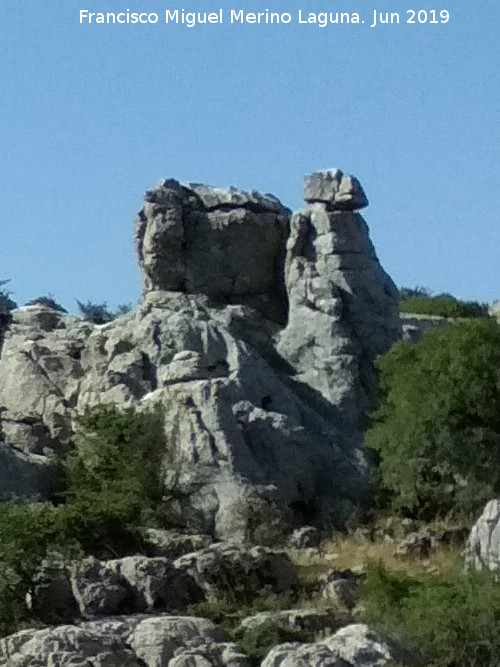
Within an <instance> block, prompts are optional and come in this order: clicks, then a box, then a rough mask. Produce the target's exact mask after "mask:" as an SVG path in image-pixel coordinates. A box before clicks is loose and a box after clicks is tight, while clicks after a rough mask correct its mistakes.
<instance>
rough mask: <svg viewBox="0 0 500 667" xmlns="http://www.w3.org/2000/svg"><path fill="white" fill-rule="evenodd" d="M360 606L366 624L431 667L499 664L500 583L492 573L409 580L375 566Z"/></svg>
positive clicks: (432, 576) (420, 577) (401, 574)
mask: <svg viewBox="0 0 500 667" xmlns="http://www.w3.org/2000/svg"><path fill="white" fill-rule="evenodd" d="M361 602H362V605H363V607H364V609H365V612H364V615H365V620H366V621H367V622H368V623H369V624H370V625H372V626H373V627H375V628H376V629H377V630H380V631H382V632H385V633H388V634H390V635H393V636H394V637H396V638H398V639H400V640H402V641H403V644H405V645H407V646H410V647H412V648H414V649H416V650H418V651H419V652H421V653H422V654H423V656H424V658H425V659H426V663H425V664H426V665H428V666H429V667H430V666H432V667H464V666H467V667H493V666H495V665H497V664H498V656H499V655H500V584H498V583H495V582H494V581H493V580H492V578H491V576H490V575H487V574H483V573H478V574H474V575H464V574H459V573H457V574H447V575H425V576H423V575H422V576H419V577H410V576H408V575H407V574H403V573H401V572H398V573H396V572H389V571H388V570H385V569H383V568H382V567H380V566H377V567H373V568H371V569H369V571H368V573H367V578H366V582H365V584H364V586H363V588H362V600H361Z"/></svg>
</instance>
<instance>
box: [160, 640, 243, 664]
mask: <svg viewBox="0 0 500 667" xmlns="http://www.w3.org/2000/svg"><path fill="white" fill-rule="evenodd" d="M192 643H193V644H195V645H194V646H187V647H183V648H180V649H177V650H176V651H175V653H174V655H175V657H174V658H172V660H170V661H169V663H168V667H250V664H251V663H250V662H249V661H248V659H247V658H246V657H245V655H243V653H241V651H239V650H238V648H237V647H236V645H235V644H232V643H230V642H225V643H214V642H203V643H199V642H192Z"/></svg>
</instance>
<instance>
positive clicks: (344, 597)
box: [319, 570, 363, 611]
mask: <svg viewBox="0 0 500 667" xmlns="http://www.w3.org/2000/svg"><path fill="white" fill-rule="evenodd" d="M362 579H363V575H361V574H358V573H356V572H353V571H352V570H331V571H330V572H327V573H326V574H323V575H322V576H321V577H320V579H319V594H320V596H321V597H322V598H323V599H325V600H328V601H329V602H331V603H335V604H337V605H340V606H341V607H344V608H345V609H347V610H348V611H352V610H353V609H354V607H355V606H356V603H357V601H358V597H359V585H360V583H361V581H362Z"/></svg>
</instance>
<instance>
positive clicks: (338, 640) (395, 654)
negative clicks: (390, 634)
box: [261, 623, 419, 667]
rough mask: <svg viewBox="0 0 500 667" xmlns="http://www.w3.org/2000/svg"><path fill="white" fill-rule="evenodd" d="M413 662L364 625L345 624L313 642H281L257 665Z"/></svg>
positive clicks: (367, 666) (376, 666) (361, 666)
mask: <svg viewBox="0 0 500 667" xmlns="http://www.w3.org/2000/svg"><path fill="white" fill-rule="evenodd" d="M395 663H397V664H398V665H417V664H419V662H418V660H417V658H416V657H415V656H413V655H411V654H410V653H409V652H408V651H406V650H405V649H403V648H402V647H401V646H399V645H398V644H397V643H396V642H394V641H392V640H390V639H388V638H386V637H383V636H381V635H378V634H377V633H375V632H373V631H372V630H370V629H369V628H368V627H367V626H366V625H364V624H361V623H360V624H355V625H347V626H346V627H344V628H341V629H340V630H338V631H337V632H336V633H335V634H334V635H331V636H330V637H326V638H325V639H322V640H321V641H319V642H317V643H315V644H295V643H291V644H282V645H281V646H276V647H275V648H273V649H272V650H271V651H270V653H269V654H268V656H267V657H266V658H265V660H264V661H263V662H262V666H261V667H302V665H310V666H312V667H386V666H387V667H389V666H390V665H394V664H395Z"/></svg>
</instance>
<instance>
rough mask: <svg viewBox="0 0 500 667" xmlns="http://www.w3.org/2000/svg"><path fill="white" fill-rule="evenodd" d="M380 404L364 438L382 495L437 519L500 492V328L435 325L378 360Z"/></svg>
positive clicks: (396, 506) (402, 508)
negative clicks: (374, 462)
mask: <svg viewBox="0 0 500 667" xmlns="http://www.w3.org/2000/svg"><path fill="white" fill-rule="evenodd" d="M379 370H380V384H381V394H382V397H381V402H380V406H379V408H378V409H377V410H376V412H375V413H374V415H373V420H374V421H373V425H372V428H371V429H370V430H369V431H368V433H367V436H366V443H367V445H368V446H369V447H371V448H372V449H373V450H374V451H375V452H376V454H377V456H378V459H379V480H378V483H379V489H380V491H379V501H380V503H381V504H382V505H383V506H385V507H389V508H390V509H391V510H392V511H397V512H400V513H402V514H405V515H407V516H411V517H418V518H422V519H432V518H435V517H436V516H444V515H452V516H453V515H454V516H457V515H472V514H473V513H475V512H477V511H478V510H479V509H481V507H482V506H483V505H484V503H485V502H486V501H487V500H489V499H490V498H493V497H495V496H496V495H497V494H498V493H500V326H499V325H498V324H497V323H496V322H495V321H494V320H492V319H489V318H488V319H481V320H471V321H468V322H462V323H459V324H453V325H450V326H447V327H443V328H437V329H434V330H432V331H429V332H427V333H426V335H424V336H423V338H422V340H421V341H419V342H418V343H416V344H413V343H409V342H403V343H399V344H397V345H396V346H394V347H393V348H392V349H391V350H390V351H389V352H388V353H387V354H386V355H385V356H384V357H383V358H381V359H380V361H379Z"/></svg>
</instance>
